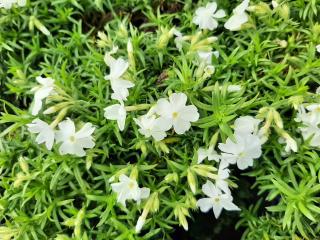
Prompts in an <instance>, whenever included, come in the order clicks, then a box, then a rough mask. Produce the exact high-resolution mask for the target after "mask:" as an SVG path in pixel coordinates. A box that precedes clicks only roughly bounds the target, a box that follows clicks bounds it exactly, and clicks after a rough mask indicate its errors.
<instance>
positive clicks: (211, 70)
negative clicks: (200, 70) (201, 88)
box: [203, 65, 216, 79]
mask: <svg viewBox="0 0 320 240" xmlns="http://www.w3.org/2000/svg"><path fill="white" fill-rule="evenodd" d="M215 71H216V68H215V67H214V66H213V65H208V66H206V67H205V68H204V74H203V78H204V79H206V78H208V77H211V76H212V74H214V72H215Z"/></svg>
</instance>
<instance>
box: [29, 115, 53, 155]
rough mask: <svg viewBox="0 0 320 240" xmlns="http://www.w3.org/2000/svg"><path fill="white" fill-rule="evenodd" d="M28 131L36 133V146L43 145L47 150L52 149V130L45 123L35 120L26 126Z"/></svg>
mask: <svg viewBox="0 0 320 240" xmlns="http://www.w3.org/2000/svg"><path fill="white" fill-rule="evenodd" d="M27 126H28V130H29V132H31V133H38V136H37V138H36V142H37V143H38V144H42V143H44V144H45V145H46V147H47V149H48V150H51V149H52V146H53V143H54V130H53V128H52V127H51V126H50V125H49V124H47V123H46V122H44V121H42V120H40V119H38V118H37V119H35V120H33V121H32V122H31V123H30V124H27Z"/></svg>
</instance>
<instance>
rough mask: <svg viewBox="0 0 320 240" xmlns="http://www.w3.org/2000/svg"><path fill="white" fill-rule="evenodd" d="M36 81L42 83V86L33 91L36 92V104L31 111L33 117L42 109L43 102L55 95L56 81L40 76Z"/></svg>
mask: <svg viewBox="0 0 320 240" xmlns="http://www.w3.org/2000/svg"><path fill="white" fill-rule="evenodd" d="M36 80H37V82H38V83H40V86H37V87H35V88H33V89H32V90H31V91H33V92H34V103H33V106H32V110H31V113H32V115H37V114H38V113H39V111H40V110H41V108H42V101H43V100H44V99H46V98H47V97H48V96H50V95H53V94H54V93H55V91H54V79H52V78H43V77H41V76H39V77H37V78H36Z"/></svg>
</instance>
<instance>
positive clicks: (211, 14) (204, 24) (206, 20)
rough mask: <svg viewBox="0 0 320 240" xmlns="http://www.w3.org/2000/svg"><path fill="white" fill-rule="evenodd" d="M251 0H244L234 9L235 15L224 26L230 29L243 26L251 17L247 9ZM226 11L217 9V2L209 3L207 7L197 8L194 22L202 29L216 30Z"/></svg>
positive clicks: (238, 28) (236, 29)
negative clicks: (218, 20)
mask: <svg viewBox="0 0 320 240" xmlns="http://www.w3.org/2000/svg"><path fill="white" fill-rule="evenodd" d="M249 2H250V0H244V1H243V2H242V3H241V4H240V5H239V6H237V7H236V8H235V9H234V10H233V15H232V16H231V17H230V18H229V19H228V20H227V21H226V23H225V24H224V27H225V28H226V29H228V30H230V31H238V30H240V29H241V26H242V25H243V24H245V23H246V22H248V20H249V17H248V15H247V13H246V10H247V9H248V7H249ZM225 16H226V13H225V11H224V10H221V9H220V10H218V11H217V3H216V2H212V3H208V4H207V5H206V6H205V7H200V8H198V9H197V10H196V15H195V16H194V18H193V23H194V24H197V25H198V26H199V28H200V29H208V30H214V29H216V28H217V27H218V22H217V19H219V18H224V17H225Z"/></svg>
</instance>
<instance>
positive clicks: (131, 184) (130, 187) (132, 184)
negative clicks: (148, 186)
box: [129, 182, 134, 190]
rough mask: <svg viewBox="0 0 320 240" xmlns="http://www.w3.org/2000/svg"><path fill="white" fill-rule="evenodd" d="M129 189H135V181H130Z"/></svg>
mask: <svg viewBox="0 0 320 240" xmlns="http://www.w3.org/2000/svg"><path fill="white" fill-rule="evenodd" d="M129 189H130V190H132V189H134V183H133V182H131V183H129Z"/></svg>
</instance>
